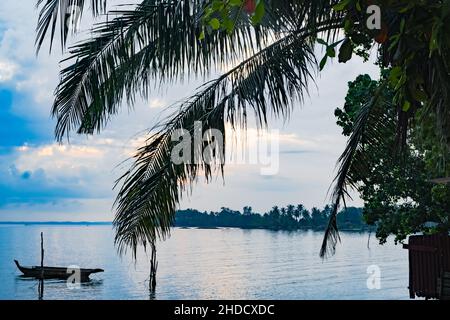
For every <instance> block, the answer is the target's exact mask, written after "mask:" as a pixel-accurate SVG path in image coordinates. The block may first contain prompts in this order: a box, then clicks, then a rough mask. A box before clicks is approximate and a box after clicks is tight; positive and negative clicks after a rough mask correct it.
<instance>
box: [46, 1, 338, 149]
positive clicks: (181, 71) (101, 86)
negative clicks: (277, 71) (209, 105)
mask: <svg viewBox="0 0 450 320" xmlns="http://www.w3.org/2000/svg"><path fill="white" fill-rule="evenodd" d="M298 2H299V3H303V5H304V7H300V6H298V8H297V7H296V8H295V10H294V9H292V8H291V15H287V14H286V15H284V16H283V15H281V16H278V18H277V20H276V21H275V20H273V19H271V18H270V17H268V18H267V23H266V25H263V26H259V27H257V28H254V27H253V26H251V25H250V24H248V23H247V24H245V23H242V24H240V25H239V27H238V28H236V29H235V31H234V33H233V34H231V35H230V34H228V33H227V32H225V31H220V32H214V33H212V34H210V35H206V38H205V39H204V40H203V41H199V40H198V36H199V34H200V33H201V28H202V26H201V25H200V24H199V16H201V14H202V12H203V8H204V5H205V0H190V1H187V0H184V1H183V0H182V1H178V2H174V1H168V0H166V1H164V0H146V1H143V2H142V3H141V4H140V5H139V6H137V7H136V9H135V10H129V11H115V12H113V13H114V14H116V15H117V18H116V19H113V20H112V21H107V22H104V23H101V24H98V25H97V26H96V27H95V28H94V30H93V31H92V34H93V37H92V39H89V40H87V41H84V42H82V43H80V44H78V45H77V46H75V47H73V48H72V49H71V57H70V58H69V59H68V60H70V61H74V62H73V64H72V65H70V66H69V67H67V68H65V69H64V70H62V72H61V82H60V85H59V86H58V89H57V92H56V99H55V103H54V106H53V115H54V117H56V118H57V120H58V122H57V127H56V136H57V138H58V140H61V139H62V138H63V137H64V136H65V135H68V134H69V133H70V131H72V130H77V131H78V133H83V134H92V133H93V132H94V131H100V130H101V129H102V128H103V127H104V126H105V124H106V123H107V121H108V119H109V118H110V116H112V115H114V114H115V113H117V112H118V110H119V107H120V106H121V105H122V101H123V99H124V98H126V100H127V102H128V105H130V106H132V105H133V103H134V100H135V97H136V95H137V94H140V95H141V96H142V97H143V98H147V97H148V95H149V90H150V88H149V87H150V84H151V83H154V82H155V81H158V82H159V83H161V82H162V83H163V82H171V81H174V80H179V79H183V78H184V77H191V76H193V75H195V76H199V75H200V76H203V77H205V76H207V75H208V73H209V72H210V70H211V69H212V68H213V67H217V66H218V65H220V64H222V65H230V64H235V62H237V61H239V59H242V58H243V57H247V56H251V55H252V54H254V53H255V52H257V50H259V49H261V48H264V47H265V46H267V45H268V44H269V43H270V42H273V41H274V40H276V39H277V38H279V37H280V34H281V35H282V30H288V26H289V25H291V24H292V23H293V22H292V19H293V18H292V16H294V15H293V14H292V11H294V12H296V13H297V14H296V15H295V16H296V19H295V21H296V23H297V25H298V26H302V28H305V27H307V28H309V29H311V30H313V29H314V28H315V27H316V26H317V25H320V24H321V23H322V25H323V23H324V22H325V21H328V22H329V23H331V22H333V21H336V20H337V19H338V18H341V17H339V16H337V15H335V14H331V13H330V10H329V8H330V7H329V6H330V1H324V0H323V1H312V0H303V1H298ZM277 3H278V2H277ZM317 3H319V4H321V5H320V6H319V5H318V4H317ZM274 6H275V5H274ZM281 7H282V6H281V5H280V4H277V6H275V8H278V9H277V10H280V8H281ZM284 10H285V11H287V9H284ZM315 10H317V11H320V12H323V13H322V14H319V13H316V14H312V12H314V11H315ZM326 17H331V18H332V19H331V20H326V19H325V18H326ZM274 19H275V18H274ZM316 20H317V21H316ZM299 21H300V22H299ZM275 24H276V25H277V27H276V28H274V25H275ZM298 26H296V28H297V29H294V30H291V32H292V31H295V30H300V29H301V28H300V27H298ZM330 29H331V30H335V29H333V28H330Z"/></svg>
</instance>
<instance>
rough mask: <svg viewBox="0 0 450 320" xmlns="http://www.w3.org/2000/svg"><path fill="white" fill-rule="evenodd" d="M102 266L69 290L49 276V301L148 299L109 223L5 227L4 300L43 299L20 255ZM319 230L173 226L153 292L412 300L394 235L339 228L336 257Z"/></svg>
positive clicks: (0, 268)
mask: <svg viewBox="0 0 450 320" xmlns="http://www.w3.org/2000/svg"><path fill="white" fill-rule="evenodd" d="M40 232H44V238H45V239H44V241H45V250H46V251H45V253H46V255H45V264H46V265H56V266H69V265H79V266H81V267H84V268H103V269H105V273H102V274H97V275H93V276H91V278H92V279H93V280H92V281H91V282H90V283H88V284H84V285H82V286H81V288H80V289H75V290H70V289H68V288H67V286H66V283H65V282H64V281H46V282H45V294H44V299H89V300H91V299H149V298H150V296H149V293H148V290H147V287H148V283H147V279H148V270H149V264H148V257H147V256H146V254H145V253H144V252H140V253H139V254H138V261H137V263H134V262H133V260H132V259H131V257H130V256H125V257H122V258H120V257H119V256H118V255H117V253H116V250H115V248H114V245H113V238H114V233H113V230H112V228H111V227H110V226H61V225H58V226H51V225H28V226H25V225H0V286H1V287H0V299H37V281H36V280H25V279H23V278H20V277H19V275H20V273H19V271H18V270H17V269H16V267H15V265H14V262H13V260H14V259H17V260H19V261H20V263H21V264H22V265H37V264H39V263H40ZM322 236H323V234H322V233H321V232H312V231H302V232H274V231H267V230H239V229H215V230H197V229H176V230H174V232H173V235H172V237H171V238H170V239H169V240H167V241H166V242H164V243H162V244H160V245H159V251H158V261H159V268H158V287H157V292H156V299H164V300H165V299H287V300H291V299H407V298H408V290H407V286H408V255H407V251H406V250H403V249H402V248H401V247H400V246H395V245H394V244H393V243H392V241H391V242H389V243H388V244H387V245H385V246H379V245H378V244H377V241H376V240H375V239H373V238H372V240H371V241H370V246H369V247H370V248H368V246H367V244H368V234H366V233H345V232H344V233H342V234H341V237H342V244H341V245H340V246H339V247H338V250H337V254H336V255H335V256H333V257H331V258H330V259H328V260H325V261H322V260H321V259H320V258H319V257H318V252H319V248H320V245H321V241H322ZM371 265H377V266H379V268H380V270H381V289H380V290H369V289H368V288H367V278H368V277H369V275H368V274H367V268H368V267H369V266H371Z"/></svg>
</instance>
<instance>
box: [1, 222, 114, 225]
mask: <svg viewBox="0 0 450 320" xmlns="http://www.w3.org/2000/svg"><path fill="white" fill-rule="evenodd" d="M0 225H74V226H83V225H91V226H100V225H101V226H103V225H105V226H106V225H112V222H111V221H99V222H95V221H0Z"/></svg>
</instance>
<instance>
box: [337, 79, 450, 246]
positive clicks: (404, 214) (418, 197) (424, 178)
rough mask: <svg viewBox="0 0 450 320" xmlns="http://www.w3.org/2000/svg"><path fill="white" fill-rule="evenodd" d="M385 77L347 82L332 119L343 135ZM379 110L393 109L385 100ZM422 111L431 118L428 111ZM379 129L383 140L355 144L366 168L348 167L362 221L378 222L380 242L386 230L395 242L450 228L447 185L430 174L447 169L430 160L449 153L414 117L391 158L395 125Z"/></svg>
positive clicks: (391, 111) (449, 189) (388, 112)
mask: <svg viewBox="0 0 450 320" xmlns="http://www.w3.org/2000/svg"><path fill="white" fill-rule="evenodd" d="M387 74H389V72H383V75H384V76H385V75H387ZM385 79H386V77H384V78H382V80H381V81H374V80H372V79H371V78H370V77H369V76H368V75H361V76H358V78H357V79H356V80H355V81H353V82H350V83H349V91H348V94H347V97H346V103H345V106H344V109H337V110H336V117H337V118H338V122H337V123H338V125H339V126H341V127H342V128H343V134H344V135H346V136H349V135H352V134H353V130H354V123H355V121H356V119H357V117H358V114H359V113H360V112H361V110H363V108H364V105H365V104H366V103H367V102H368V101H369V100H370V97H371V96H373V95H374V94H375V93H376V92H377V90H378V88H379V87H380V86H383V81H385ZM393 94H394V93H393V90H392V89H391V88H390V87H389V86H388V87H386V89H385V90H384V93H383V95H384V96H385V97H386V100H387V101H392V98H391V97H392V95H393ZM383 113H384V114H385V115H386V116H388V118H387V119H390V118H392V117H393V116H395V115H396V114H397V110H396V108H395V107H394V105H393V104H392V103H389V104H387V105H386V108H385V109H384V111H383ZM422 116H424V115H422ZM427 116H428V117H433V115H432V114H431V115H430V114H428V115H427ZM379 129H380V130H379V131H378V134H379V135H381V136H382V137H383V139H382V141H383V143H380V144H378V145H374V144H368V143H366V141H365V139H362V140H361V141H360V143H359V145H360V146H361V148H363V150H364V155H365V157H364V167H366V168H367V169H368V170H360V169H361V167H359V168H357V169H358V170H350V171H349V172H348V176H350V177H353V181H354V184H353V186H354V187H355V189H357V190H358V191H359V193H360V196H361V198H362V199H363V200H364V205H365V207H364V218H365V220H366V222H367V223H368V224H369V225H375V226H376V227H377V237H378V238H379V240H380V242H382V243H384V242H385V241H386V239H387V237H388V236H390V235H395V237H396V241H402V240H404V239H405V238H406V237H407V236H408V235H410V234H414V233H417V232H440V231H446V232H447V231H448V230H449V227H450V224H449V219H448V218H449V215H450V211H449V209H450V186H449V185H435V184H433V183H431V182H430V179H431V178H435V177H437V176H440V175H441V174H446V170H448V168H446V167H445V166H444V168H441V169H442V170H438V169H436V163H435V161H437V159H440V161H442V159H450V157H449V154H448V153H447V154H445V153H443V152H442V150H444V149H443V147H439V146H441V144H439V143H438V141H437V139H436V137H437V135H436V133H435V131H434V130H432V129H431V128H430V127H428V126H427V122H426V121H420V122H417V123H416V125H415V126H412V130H411V131H410V133H409V136H410V140H411V142H410V143H409V144H408V147H405V149H404V152H402V154H401V156H400V157H394V156H393V153H394V150H395V148H394V145H395V130H396V127H395V126H384V127H379ZM368 138H369V137H368ZM368 138H367V139H368ZM370 138H371V137H370ZM355 159H356V160H358V158H355ZM356 160H355V161H356ZM444 162H445V161H444ZM447 165H448V164H447ZM427 222H434V223H436V224H437V226H436V227H430V224H426V223H427Z"/></svg>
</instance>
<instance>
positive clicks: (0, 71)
mask: <svg viewBox="0 0 450 320" xmlns="http://www.w3.org/2000/svg"><path fill="white" fill-rule="evenodd" d="M17 70H18V66H17V65H16V64H14V63H13V62H10V61H5V60H0V83H2V82H7V81H10V80H11V79H12V78H14V76H15V75H16V73H17Z"/></svg>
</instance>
